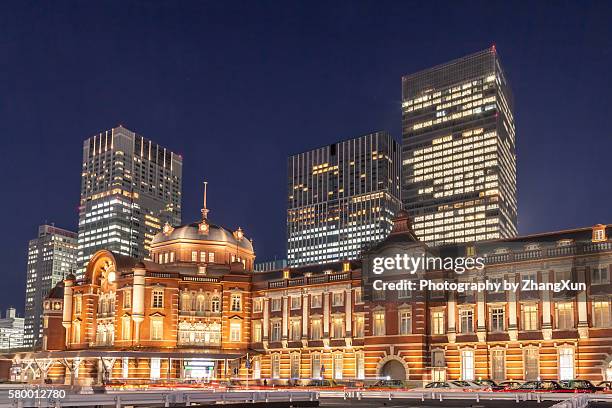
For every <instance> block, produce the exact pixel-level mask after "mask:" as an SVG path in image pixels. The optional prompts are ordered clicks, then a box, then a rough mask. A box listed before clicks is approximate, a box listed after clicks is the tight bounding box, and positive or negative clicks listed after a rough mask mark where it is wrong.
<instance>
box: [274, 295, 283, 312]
mask: <svg viewBox="0 0 612 408" xmlns="http://www.w3.org/2000/svg"><path fill="white" fill-rule="evenodd" d="M281 308H282V299H281V298H274V299H272V307H271V310H272V311H273V312H280V311H281Z"/></svg>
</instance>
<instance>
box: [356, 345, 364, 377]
mask: <svg viewBox="0 0 612 408" xmlns="http://www.w3.org/2000/svg"><path fill="white" fill-rule="evenodd" d="M355 370H356V371H357V378H358V379H360V380H363V379H364V378H365V358H364V355H363V351H358V352H356V353H355Z"/></svg>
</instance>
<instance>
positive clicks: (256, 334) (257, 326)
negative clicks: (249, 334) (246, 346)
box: [253, 320, 262, 343]
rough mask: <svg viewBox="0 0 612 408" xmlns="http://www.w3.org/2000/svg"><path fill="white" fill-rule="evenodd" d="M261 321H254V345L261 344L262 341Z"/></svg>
mask: <svg viewBox="0 0 612 408" xmlns="http://www.w3.org/2000/svg"><path fill="white" fill-rule="evenodd" d="M261 329H262V328H261V321H259V320H255V321H253V343H259V342H261V340H262V336H261V334H262V333H261Z"/></svg>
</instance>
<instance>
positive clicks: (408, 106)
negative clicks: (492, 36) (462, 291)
mask: <svg viewBox="0 0 612 408" xmlns="http://www.w3.org/2000/svg"><path fill="white" fill-rule="evenodd" d="M402 133H403V135H402V170H403V172H402V178H403V180H402V200H403V203H404V208H405V209H406V210H407V211H408V213H409V214H410V215H411V217H412V218H413V223H414V231H415V233H416V234H417V236H418V237H419V238H420V239H421V240H422V241H425V242H428V243H435V244H442V243H450V242H472V241H480V240H488V239H497V238H506V237H513V236H515V235H516V233H517V227H516V214H517V205H516V153H515V129H514V115H513V101H512V94H511V91H510V87H509V84H508V81H507V79H506V76H505V74H504V71H503V69H502V67H501V64H500V61H499V56H498V55H497V52H496V50H495V47H494V46H493V47H491V48H489V49H486V50H484V51H481V52H478V53H475V54H472V55H469V56H467V57H464V58H460V59H457V60H454V61H451V62H449V63H446V64H442V65H439V66H436V67H433V68H430V69H427V70H425V71H421V72H417V73H415V74H411V75H406V76H404V77H403V78H402Z"/></svg>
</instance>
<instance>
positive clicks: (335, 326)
mask: <svg viewBox="0 0 612 408" xmlns="http://www.w3.org/2000/svg"><path fill="white" fill-rule="evenodd" d="M331 329H332V332H331V336H332V338H334V339H341V338H343V337H344V319H343V318H342V317H339V316H338V317H334V318H333V319H332V327H331Z"/></svg>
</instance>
